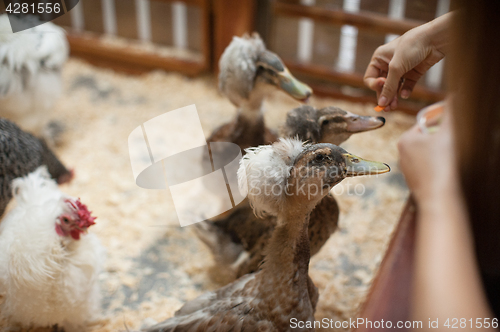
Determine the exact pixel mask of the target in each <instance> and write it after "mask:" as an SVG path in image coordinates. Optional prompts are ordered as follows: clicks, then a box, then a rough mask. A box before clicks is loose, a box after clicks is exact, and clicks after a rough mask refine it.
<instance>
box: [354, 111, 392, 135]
mask: <svg viewBox="0 0 500 332" xmlns="http://www.w3.org/2000/svg"><path fill="white" fill-rule="evenodd" d="M346 123H347V128H346V130H347V131H348V132H350V133H361V132H363V131H368V130H373V129H377V128H380V127H382V126H383V125H384V124H385V119H384V118H383V117H381V116H379V117H375V116H361V115H357V114H352V113H351V115H350V116H348V117H346Z"/></svg>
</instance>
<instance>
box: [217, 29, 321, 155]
mask: <svg viewBox="0 0 500 332" xmlns="http://www.w3.org/2000/svg"><path fill="white" fill-rule="evenodd" d="M277 89H279V90H282V91H284V92H285V93H287V94H288V95H289V96H291V97H292V98H294V99H296V100H299V101H306V100H307V99H308V98H309V97H310V96H311V94H312V89H311V88H310V87H309V86H307V85H306V84H304V83H302V82H301V81H299V80H297V79H296V78H295V77H294V76H293V75H292V74H291V73H290V71H289V70H288V68H287V67H286V66H285V64H284V63H283V61H282V60H281V59H280V57H279V56H278V55H277V54H275V53H273V52H271V51H269V50H267V49H266V46H265V44H264V42H263V41H262V39H261V38H260V36H259V35H258V34H257V33H253V34H252V35H248V34H245V35H243V36H242V37H236V36H235V37H233V40H232V41H231V43H230V44H229V45H228V46H227V48H226V49H225V50H224V52H223V53H222V56H221V58H220V60H219V90H220V91H221V93H222V94H223V95H224V96H226V97H227V98H228V99H229V101H231V103H232V104H233V105H234V106H236V107H237V114H236V117H235V118H234V119H233V120H232V121H231V122H229V123H226V124H223V125H221V126H220V127H218V128H217V129H215V130H214V131H213V133H212V134H211V135H210V137H209V138H208V139H207V142H209V143H210V142H230V143H234V144H237V145H238V146H239V147H240V148H241V149H242V150H243V151H244V150H245V149H246V148H249V147H253V146H259V145H263V144H269V143H272V142H275V141H276V140H277V139H278V136H277V133H276V132H274V131H273V130H271V129H269V128H267V127H266V126H265V123H264V117H263V102H264V99H265V98H266V97H267V96H268V95H270V94H272V93H273V92H274V91H276V90H277Z"/></svg>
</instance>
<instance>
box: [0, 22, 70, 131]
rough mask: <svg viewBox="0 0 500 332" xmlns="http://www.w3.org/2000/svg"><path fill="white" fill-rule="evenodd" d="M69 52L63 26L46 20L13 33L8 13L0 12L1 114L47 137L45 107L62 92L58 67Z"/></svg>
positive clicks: (59, 67) (24, 127) (65, 59)
mask: <svg viewBox="0 0 500 332" xmlns="http://www.w3.org/2000/svg"><path fill="white" fill-rule="evenodd" d="M10 19H11V20H36V19H37V18H36V17H35V16H23V17H22V18H17V17H15V16H11V17H10ZM68 55H69V46H68V41H67V38H66V34H65V32H64V29H62V28H60V27H58V26H57V25H55V24H53V23H50V22H47V23H44V24H42V25H39V26H36V27H34V28H30V29H27V30H23V31H20V32H16V33H13V32H12V29H11V25H10V22H9V17H8V16H7V14H3V15H0V116H3V117H6V118H8V119H10V120H12V121H14V122H16V123H17V124H18V125H19V126H20V127H21V128H23V129H25V130H29V131H33V132H34V133H35V134H38V135H43V136H44V138H49V139H50V137H45V136H47V135H50V134H47V132H46V128H47V123H48V121H47V110H49V109H51V108H52V107H53V106H54V104H55V102H56V100H57V99H58V98H59V96H60V95H61V92H62V82H61V68H62V66H63V65H64V63H65V62H66V61H67V59H68Z"/></svg>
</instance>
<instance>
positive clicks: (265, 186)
mask: <svg viewBox="0 0 500 332" xmlns="http://www.w3.org/2000/svg"><path fill="white" fill-rule="evenodd" d="M303 150H304V143H302V142H301V141H300V140H298V139H294V138H280V139H279V141H278V142H276V143H274V144H273V145H261V146H258V147H255V148H248V149H246V150H245V151H246V154H245V156H244V157H243V158H242V159H241V161H240V168H239V169H238V184H239V187H240V190H241V191H242V192H243V193H247V194H248V199H249V201H250V204H251V205H252V207H253V209H254V212H255V214H256V215H257V216H259V217H263V216H264V215H266V214H270V215H277V214H278V212H279V211H280V210H281V207H282V205H283V202H284V200H285V197H286V179H287V178H288V176H289V175H290V170H291V169H292V167H293V164H294V163H295V159H296V158H297V156H299V154H300V153H301V152H302V151H303Z"/></svg>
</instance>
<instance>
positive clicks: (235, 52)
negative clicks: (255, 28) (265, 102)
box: [219, 33, 266, 105]
mask: <svg viewBox="0 0 500 332" xmlns="http://www.w3.org/2000/svg"><path fill="white" fill-rule="evenodd" d="M265 50H266V46H265V45H264V42H263V41H262V39H261V38H260V36H259V34H257V33H253V34H252V35H251V36H250V35H248V34H244V35H243V36H242V37H236V36H235V37H233V40H232V41H231V43H230V44H229V46H227V47H226V49H225V50H224V53H222V56H221V58H220V60H219V70H220V71H219V89H220V91H221V92H222V93H223V94H224V95H226V96H227V97H228V98H229V99H230V100H231V102H232V103H233V104H235V105H238V104H239V103H240V102H241V101H240V100H239V99H240V98H245V99H247V98H248V97H249V95H250V92H251V91H252V89H253V84H254V78H255V73H256V71H257V66H256V61H257V59H258V57H259V54H261V53H262V52H264V51H265Z"/></svg>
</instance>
